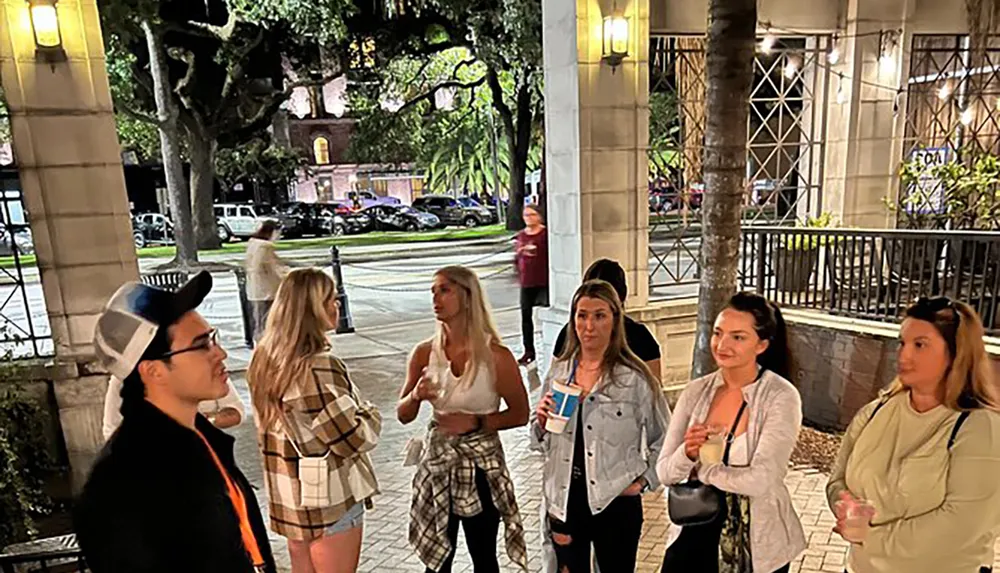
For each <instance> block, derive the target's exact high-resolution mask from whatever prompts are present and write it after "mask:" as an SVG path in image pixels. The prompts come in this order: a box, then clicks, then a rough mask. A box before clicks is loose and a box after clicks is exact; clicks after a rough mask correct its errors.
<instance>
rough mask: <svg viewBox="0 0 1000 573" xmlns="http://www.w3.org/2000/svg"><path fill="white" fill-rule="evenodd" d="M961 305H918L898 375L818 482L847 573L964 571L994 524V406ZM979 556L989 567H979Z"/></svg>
mask: <svg viewBox="0 0 1000 573" xmlns="http://www.w3.org/2000/svg"><path fill="white" fill-rule="evenodd" d="M994 384H995V381H994V372H993V366H992V364H991V363H990V359H989V356H988V355H987V353H986V348H985V346H984V344H983V324H982V321H980V319H979V316H978V315H976V312H975V311H974V310H973V309H972V308H971V307H970V306H969V305H967V304H965V303H962V302H954V301H951V300H949V299H947V298H944V297H940V298H934V299H926V298H922V299H920V300H919V301H918V302H917V303H916V304H914V305H913V306H911V307H910V308H909V309H907V311H906V318H905V320H904V321H903V325H902V328H901V329H900V344H899V360H898V377H897V379H896V381H895V382H894V383H893V385H892V387H891V388H890V389H889V390H888V391H886V392H884V393H883V395H882V396H881V397H880V398H879V399H878V400H876V401H874V402H872V403H870V404H868V405H867V406H865V407H864V408H862V409H861V411H860V412H858V414H857V416H855V417H854V420H853V421H852V422H851V425H850V427H849V428H848V429H847V433H846V434H845V435H844V440H843V443H842V445H841V448H840V454H839V455H838V456H837V464H836V466H835V467H834V469H833V473H832V475H831V476H830V483H829V484H828V485H827V488H826V491H827V498H828V500H829V502H830V506H831V507H832V508H833V510H834V513H835V514H836V516H837V527H836V529H834V531H836V532H838V533H840V534H841V536H843V537H844V538H845V539H847V540H848V541H850V542H851V551H850V555H849V556H848V571H850V572H851V573H898V572H904V571H905V572H906V573H975V572H977V571H979V568H980V566H982V565H983V564H984V563H986V562H987V559H990V557H991V556H992V546H993V539H994V536H993V532H994V531H996V530H997V526H998V525H1000V413H998V412H1000V399H998V396H997V389H996V386H995V385H994ZM990 560H991V559H990Z"/></svg>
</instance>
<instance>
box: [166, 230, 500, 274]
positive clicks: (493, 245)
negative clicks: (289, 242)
mask: <svg viewBox="0 0 1000 573" xmlns="http://www.w3.org/2000/svg"><path fill="white" fill-rule="evenodd" d="M511 241H512V238H509V237H505V238H503V239H481V240H475V241H468V242H462V243H460V244H458V241H455V243H456V244H452V245H440V246H433V247H424V248H421V247H418V246H416V245H419V244H420V243H391V244H389V245H386V247H387V248H388V247H396V248H397V250H382V251H372V252H366V253H355V254H351V253H350V252H344V251H343V250H342V251H341V253H340V260H341V261H342V262H343V263H345V264H349V263H372V262H380V261H404V260H411V259H423V258H431V257H438V256H446V255H454V254H456V251H457V250H461V252H462V254H470V255H478V254H485V253H489V252H491V251H496V253H497V254H503V253H504V252H506V251H507V250H508V249H502V250H500V249H498V247H499V246H500V245H503V244H506V243H510V242H511ZM294 252H295V251H294V250H292V251H278V256H279V257H280V258H282V259H284V261H285V262H287V263H289V264H290V266H315V265H319V264H323V266H328V265H329V263H330V255H329V252H327V253H325V254H324V255H323V256H318V255H306V256H301V257H295V256H293V255H292V253H294ZM282 254H284V256H282ZM241 266H242V265H240V264H237V263H223V262H207V263H203V264H199V265H198V266H196V267H192V268H191V270H192V271H194V272H197V271H201V270H207V271H209V272H231V271H232V270H233V269H236V268H241ZM176 268H177V267H174V266H171V265H170V263H167V264H163V265H159V266H155V267H150V269H151V270H153V271H154V272H161V271H171V270H175V269H176Z"/></svg>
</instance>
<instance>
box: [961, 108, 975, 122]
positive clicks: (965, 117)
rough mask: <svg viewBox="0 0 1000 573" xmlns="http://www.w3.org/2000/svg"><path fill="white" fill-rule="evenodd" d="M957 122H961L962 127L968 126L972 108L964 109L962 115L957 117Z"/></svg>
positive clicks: (970, 120)
mask: <svg viewBox="0 0 1000 573" xmlns="http://www.w3.org/2000/svg"><path fill="white" fill-rule="evenodd" d="M959 121H961V122H962V125H964V126H968V125H969V124H971V123H972V108H971V107H967V108H965V111H963V112H962V115H961V116H960V117H959Z"/></svg>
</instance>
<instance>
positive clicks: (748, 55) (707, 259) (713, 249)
mask: <svg viewBox="0 0 1000 573" xmlns="http://www.w3.org/2000/svg"><path fill="white" fill-rule="evenodd" d="M756 29H757V1H756V0H710V3H709V8H708V44H707V48H706V52H707V55H706V66H705V67H706V72H707V75H708V97H707V102H706V106H705V117H706V128H705V156H704V171H705V198H704V205H703V206H702V217H703V222H702V232H701V284H700V285H699V289H698V332H697V339H696V340H695V349H694V360H693V364H692V375H693V376H695V377H698V376H703V375H704V374H707V373H708V372H710V371H711V370H712V369H714V368H715V361H714V360H713V359H712V350H711V338H712V327H713V324H714V322H715V317H716V316H717V315H718V314H719V312H721V311H722V309H723V308H725V305H726V303H727V302H728V300H729V298H730V297H731V296H732V295H733V293H734V292H735V291H736V270H737V267H738V265H739V256H740V215H741V212H742V207H743V196H744V182H745V180H746V162H747V153H746V138H747V115H748V114H749V108H750V104H749V101H750V87H751V84H752V83H753V59H754V40H755V37H756Z"/></svg>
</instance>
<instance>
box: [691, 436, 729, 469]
mask: <svg viewBox="0 0 1000 573" xmlns="http://www.w3.org/2000/svg"><path fill="white" fill-rule="evenodd" d="M725 449H726V428H724V427H723V426H709V428H708V439H707V440H705V443H704V444H702V445H701V448H700V449H699V450H698V459H699V460H700V461H701V463H702V464H703V465H706V466H707V465H712V464H721V463H722V455H723V453H724V451H725Z"/></svg>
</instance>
